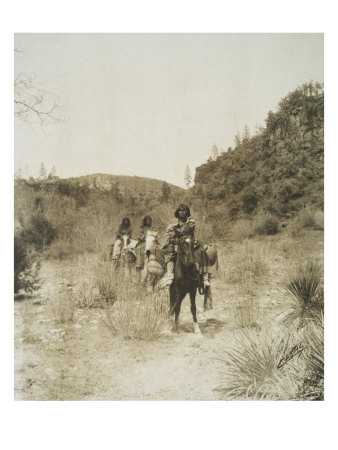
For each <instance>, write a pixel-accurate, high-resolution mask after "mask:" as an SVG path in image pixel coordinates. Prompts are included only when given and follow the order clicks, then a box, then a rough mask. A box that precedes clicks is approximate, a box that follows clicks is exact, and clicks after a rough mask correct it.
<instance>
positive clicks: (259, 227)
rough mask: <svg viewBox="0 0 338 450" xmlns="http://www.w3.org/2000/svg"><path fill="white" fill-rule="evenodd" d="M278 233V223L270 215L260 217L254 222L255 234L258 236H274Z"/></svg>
mask: <svg viewBox="0 0 338 450" xmlns="http://www.w3.org/2000/svg"><path fill="white" fill-rule="evenodd" d="M279 231H280V222H279V220H278V218H277V217H275V216H273V215H272V214H266V215H264V216H260V217H258V218H257V220H256V226H255V232H256V233H257V234H260V235H274V234H277V233H278V232H279Z"/></svg>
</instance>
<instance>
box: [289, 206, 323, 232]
mask: <svg viewBox="0 0 338 450" xmlns="http://www.w3.org/2000/svg"><path fill="white" fill-rule="evenodd" d="M295 222H296V223H295V226H296V227H297V226H298V227H301V228H312V229H313V230H324V213H323V211H321V210H318V209H316V208H315V207H313V206H306V207H305V208H303V209H301V210H300V211H299V212H298V215H297V218H296V221H295Z"/></svg>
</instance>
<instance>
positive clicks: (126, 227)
mask: <svg viewBox="0 0 338 450" xmlns="http://www.w3.org/2000/svg"><path fill="white" fill-rule="evenodd" d="M131 233H132V229H131V225H130V219H129V217H124V218H123V220H122V223H121V224H120V225H119V228H118V230H117V235H116V241H115V244H114V251H113V261H114V260H116V259H117V258H118V257H119V256H120V254H121V249H122V244H123V240H122V239H123V236H127V238H128V239H130V238H131Z"/></svg>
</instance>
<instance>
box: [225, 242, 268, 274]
mask: <svg viewBox="0 0 338 450" xmlns="http://www.w3.org/2000/svg"><path fill="white" fill-rule="evenodd" d="M220 253H221V258H222V264H221V271H222V273H223V277H224V278H225V279H226V280H227V281H231V282H244V280H246V279H248V278H250V279H253V280H254V281H255V282H258V281H259V280H261V279H262V278H263V277H264V276H266V275H267V274H268V265H267V261H266V259H267V258H266V253H267V248H266V246H265V245H264V244H263V243H261V242H260V243H257V242H252V241H248V240H246V241H244V242H243V243H241V244H237V245H236V246H235V247H233V249H232V251H231V253H229V252H227V251H226V249H223V250H221V252H220Z"/></svg>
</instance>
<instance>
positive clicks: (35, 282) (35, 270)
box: [14, 235, 40, 293]
mask: <svg viewBox="0 0 338 450" xmlns="http://www.w3.org/2000/svg"><path fill="white" fill-rule="evenodd" d="M39 271H40V262H39V260H38V258H37V256H36V254H35V253H34V252H33V251H32V249H30V248H29V247H28V245H27V244H26V243H25V241H24V240H23V238H22V236H20V235H18V236H14V292H15V293H17V292H18V291H19V290H20V289H23V290H25V291H26V292H33V291H36V290H38V289H39V287H40V279H39Z"/></svg>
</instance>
